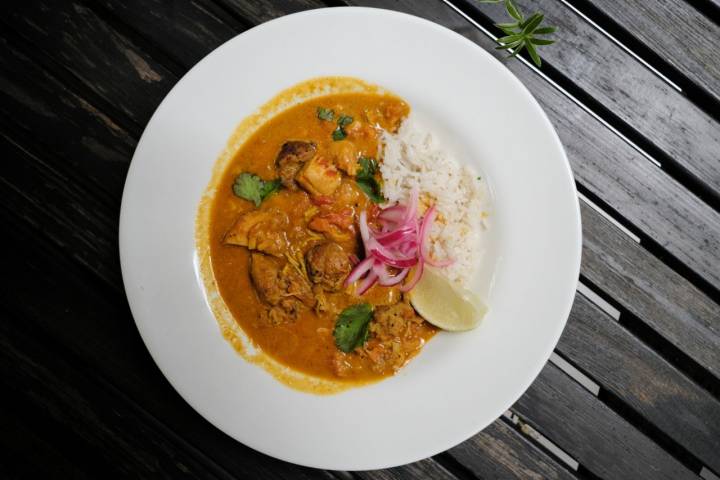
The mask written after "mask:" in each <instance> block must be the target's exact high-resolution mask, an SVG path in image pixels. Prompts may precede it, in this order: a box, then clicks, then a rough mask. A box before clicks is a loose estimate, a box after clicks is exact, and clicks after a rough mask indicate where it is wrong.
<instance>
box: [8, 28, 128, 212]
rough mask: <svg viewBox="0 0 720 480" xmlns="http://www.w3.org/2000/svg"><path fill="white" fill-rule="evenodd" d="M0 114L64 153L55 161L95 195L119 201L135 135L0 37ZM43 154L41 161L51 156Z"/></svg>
mask: <svg viewBox="0 0 720 480" xmlns="http://www.w3.org/2000/svg"><path fill="white" fill-rule="evenodd" d="M0 114H1V115H0V117H2V120H1V121H2V122H3V123H6V124H9V125H12V128H13V129H17V130H20V131H22V132H23V134H24V138H26V139H28V141H32V142H33V143H36V144H39V145H42V146H44V148H45V149H46V150H47V151H50V152H53V153H54V154H56V157H53V158H56V159H60V158H62V159H63V164H57V165H54V167H55V168H56V169H57V170H58V171H62V172H64V173H65V174H66V175H67V176H68V177H70V178H73V179H75V181H82V182H83V184H84V186H85V187H87V188H89V189H90V190H91V191H92V193H93V195H94V197H95V198H96V199H97V200H102V201H103V202H104V203H106V204H108V205H113V206H116V207H119V205H120V198H121V196H122V187H123V184H124V181H125V174H126V172H127V167H128V165H129V164H130V158H131V156H132V152H133V150H134V148H135V144H136V141H135V140H134V139H133V138H132V137H131V136H130V135H129V134H128V133H127V132H126V131H125V130H124V129H122V128H121V127H120V126H118V124H117V123H115V122H114V121H113V120H112V119H110V118H109V117H108V116H107V115H105V114H104V113H103V112H101V111H99V110H98V109H97V108H96V107H95V106H94V105H91V104H90V103H89V102H87V101H86V100H84V99H83V98H81V97H79V96H78V95H76V94H75V93H73V92H72V91H70V90H68V89H67V88H65V86H63V85H62V84H61V83H60V82H58V81H57V80H56V79H55V78H54V77H52V76H51V75H49V74H48V73H47V72H46V71H45V70H43V69H41V68H39V67H38V65H36V64H35V62H34V61H33V60H31V59H29V58H28V57H27V56H25V55H23V54H22V53H20V52H18V51H17V50H16V49H15V48H14V47H13V46H12V45H10V44H8V43H7V42H6V41H5V40H3V39H1V38H0ZM53 158H48V159H47V160H46V161H48V162H49V161H51V160H53Z"/></svg>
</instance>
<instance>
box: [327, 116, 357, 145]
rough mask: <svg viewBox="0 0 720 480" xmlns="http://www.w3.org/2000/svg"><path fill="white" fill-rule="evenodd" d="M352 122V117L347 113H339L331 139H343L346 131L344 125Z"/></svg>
mask: <svg viewBox="0 0 720 480" xmlns="http://www.w3.org/2000/svg"><path fill="white" fill-rule="evenodd" d="M352 122H353V117H351V116H349V115H340V117H339V118H338V121H337V128H336V129H335V130H333V132H332V139H333V140H335V141H336V142H338V141H340V140H345V137H347V133H345V127H347V126H348V125H350V124H351V123H352Z"/></svg>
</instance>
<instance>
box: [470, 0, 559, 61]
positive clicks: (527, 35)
mask: <svg viewBox="0 0 720 480" xmlns="http://www.w3.org/2000/svg"><path fill="white" fill-rule="evenodd" d="M479 1H480V3H500V2H503V3H504V4H505V9H506V10H507V13H508V15H510V16H511V17H512V18H513V19H514V20H515V21H514V22H511V23H496V24H495V26H496V27H498V28H499V29H500V30H502V31H503V32H504V33H505V36H504V37H500V38H498V39H497V43H499V44H500V46H499V47H496V49H497V50H510V49H512V53H511V54H510V56H509V57H508V58H510V57H514V56H516V55H517V54H518V53H520V52H521V51H522V49H523V48H524V49H526V50H527V52H528V54H529V55H530V58H532V61H533V62H535V65H537V66H538V67H539V66H541V65H542V60H540V56H539V55H538V53H537V47H539V46H542V45H552V44H553V43H555V40H551V39H548V38H538V37H537V35H550V34H551V33H554V32H555V30H556V28H555V27H546V26H541V24H542V21H543V19H544V18H545V16H544V15H543V14H542V13H540V12H536V13H533V14H532V15H530V16H529V17H528V18H525V16H524V15H523V14H522V12H521V11H520V9H519V8H518V6H517V5H516V4H515V2H514V1H513V0H479Z"/></svg>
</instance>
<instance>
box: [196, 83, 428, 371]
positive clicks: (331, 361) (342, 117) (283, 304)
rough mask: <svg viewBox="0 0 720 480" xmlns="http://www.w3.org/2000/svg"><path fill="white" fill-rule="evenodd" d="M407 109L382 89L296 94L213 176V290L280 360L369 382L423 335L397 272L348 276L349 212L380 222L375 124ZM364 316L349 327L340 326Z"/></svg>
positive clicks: (352, 262)
mask: <svg viewBox="0 0 720 480" xmlns="http://www.w3.org/2000/svg"><path fill="white" fill-rule="evenodd" d="M409 111H410V108H409V106H408V105H407V104H406V103H405V102H404V101H403V100H402V99H400V98H398V97H395V96H393V95H390V94H384V93H367V92H358V93H341V94H330V95H326V96H322V97H316V98H312V99H309V100H306V101H304V102H302V103H299V104H297V105H295V106H292V107H290V108H288V109H286V110H284V111H282V112H280V113H279V114H277V115H276V116H274V117H273V118H271V119H270V120H268V121H266V122H265V123H264V124H263V125H261V126H260V127H259V128H258V129H257V131H255V133H254V134H253V135H252V136H251V137H250V138H248V139H247V141H245V142H244V143H243V145H242V146H241V147H240V149H239V150H238V151H237V153H236V154H235V156H234V158H233V159H232V161H231V162H230V163H229V165H228V167H227V168H226V170H225V171H224V173H223V174H222V177H221V178H220V181H219V183H218V189H217V191H216V193H215V196H214V198H213V200H212V205H211V210H210V221H209V238H210V245H209V247H210V259H211V265H212V272H213V275H214V278H215V282H216V284H217V289H218V292H219V293H220V295H221V297H222V299H223V301H224V302H225V304H226V305H227V307H228V309H229V311H230V312H231V313H232V315H233V317H234V318H235V320H236V321H237V322H238V323H239V325H240V326H241V327H242V329H243V331H244V332H245V333H246V334H247V335H248V337H249V338H250V339H251V340H252V342H253V343H254V344H255V345H257V346H258V347H259V348H260V349H261V350H262V351H263V352H265V353H266V354H268V355H270V356H271V357H273V358H274V359H275V360H277V361H278V362H280V363H281V364H283V365H286V366H288V367H290V368H292V369H294V370H297V371H300V372H304V373H307V374H310V375H312V376H317V377H321V378H327V379H333V380H338V381H343V382H365V381H371V380H374V379H379V378H382V377H385V376H388V375H391V374H393V373H394V372H396V371H397V370H399V369H400V368H402V367H403V365H405V364H406V363H407V362H408V361H409V360H410V359H411V358H412V357H413V356H414V355H415V354H416V353H417V352H418V351H419V350H420V349H421V348H422V347H423V345H424V344H425V342H427V341H428V339H430V338H431V337H432V336H433V335H434V334H435V332H436V328H435V327H433V326H432V325H430V324H429V323H427V322H426V321H425V320H423V318H421V317H420V316H419V315H418V314H417V312H416V311H415V310H414V309H413V307H412V306H411V304H410V302H409V300H408V298H407V294H406V293H404V292H402V291H401V288H402V282H400V280H401V279H400V278H398V280H397V283H396V284H395V285H389V286H383V285H381V284H380V283H375V284H373V285H372V286H370V287H369V288H368V289H367V291H364V292H362V294H361V293H359V290H360V288H359V287H358V283H362V281H361V280H358V281H353V282H348V280H351V279H350V278H349V275H350V274H351V271H353V270H354V269H355V268H356V266H357V265H358V264H359V263H361V262H362V261H363V259H364V258H365V257H366V256H367V252H366V251H365V250H364V249H363V241H362V238H361V232H360V223H359V221H360V217H361V214H362V215H363V219H366V220H365V221H366V222H367V224H368V225H369V228H370V229H373V231H375V230H378V229H379V228H380V227H379V226H378V223H377V222H378V215H379V214H380V212H381V207H380V206H379V204H380V203H381V201H379V200H378V196H380V198H381V192H380V187H381V183H382V182H381V178H380V176H379V173H378V171H377V162H379V161H381V160H380V158H379V156H380V152H381V144H380V142H381V132H382V131H387V132H394V131H397V129H398V128H399V126H400V124H401V122H402V121H403V120H404V119H405V118H406V117H407V115H408V114H409ZM388 272H389V276H390V278H393V276H394V275H399V272H400V269H399V268H398V269H394V268H393V267H389V269H388ZM406 273H407V272H406V271H405V272H403V274H406ZM408 276H409V275H408ZM386 283H393V282H392V281H391V282H386ZM364 315H367V316H368V321H367V322H365V324H364V325H361V326H360V328H359V333H358V332H352V331H349V330H348V331H345V330H343V329H344V328H345V327H347V328H354V327H353V326H354V325H356V324H358V323H357V322H356V320H355V319H356V318H361V317H362V316H364ZM343 322H344V323H343ZM341 323H342V325H341ZM360 323H362V322H360ZM349 337H351V338H350V340H349V341H348V338H349ZM357 338H360V341H359V342H356V340H357Z"/></svg>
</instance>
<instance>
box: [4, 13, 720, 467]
mask: <svg viewBox="0 0 720 480" xmlns="http://www.w3.org/2000/svg"><path fill="white" fill-rule="evenodd" d="M13 3H15V2H13ZM17 3H18V4H17V5H13V7H12V8H11V9H10V10H9V11H7V10H6V12H5V13H4V14H3V16H2V19H0V22H2V25H3V26H2V31H1V33H0V37H1V39H2V48H0V57H1V62H0V65H1V66H0V70H1V72H2V73H0V82H1V84H2V92H1V95H2V101H0V106H1V108H2V115H1V118H2V120H1V123H0V128H1V130H2V135H1V142H2V150H3V158H2V165H3V166H2V176H1V180H2V181H1V182H0V195H1V197H0V212H2V222H3V225H4V227H3V244H4V245H5V247H4V248H3V252H4V255H3V264H2V265H3V274H4V281H3V288H2V313H3V321H2V322H0V369H1V372H2V375H1V376H0V382H1V383H0V385H1V388H2V394H1V395H0V398H2V400H1V402H2V403H1V405H2V408H0V422H1V424H0V448H1V450H0V452H1V453H0V477H28V478H37V477H39V476H41V475H44V476H49V477H52V478H70V477H72V478H89V479H95V478H109V477H116V476H128V477H134V478H137V477H151V478H160V477H167V478H288V479H289V478H292V479H303V478H316V477H319V478H339V479H347V478H356V477H359V478H367V479H392V478H402V479H408V478H440V479H469V478H476V477H478V478H502V479H505V478H559V479H574V478H582V479H596V478H612V479H616V478H628V479H634V480H637V479H652V480H656V479H673V480H676V479H688V478H698V477H702V478H705V479H711V478H718V477H717V474H720V306H719V305H718V303H717V302H718V300H719V299H720V213H718V212H719V210H720V113H719V112H720V49H719V48H718V42H720V26H719V23H720V2H718V0H694V1H688V2H685V1H683V0H674V1H670V0H663V1H644V0H625V1H621V0H594V1H592V2H590V1H589V0H567V1H566V0H535V1H530V0H522V1H519V4H520V5H521V6H522V7H525V10H526V11H532V10H534V9H538V10H542V11H543V12H545V14H546V17H547V19H548V23H550V24H554V25H557V26H558V27H559V31H558V33H557V35H556V37H557V39H558V40H559V42H558V43H557V44H556V45H554V46H552V47H545V48H543V49H542V50H541V53H542V55H543V60H544V64H543V67H542V69H540V70H538V69H536V68H534V67H532V66H531V65H530V64H529V63H528V62H527V61H517V60H515V61H509V62H508V63H507V65H508V67H509V68H510V69H511V70H512V71H513V72H514V73H515V75H517V76H518V77H519V78H520V80H521V81H522V82H523V83H524V84H525V85H526V86H527V87H528V88H529V89H530V91H531V92H532V93H533V95H535V97H536V98H537V99H538V100H539V102H540V103H541V104H542V106H543V108H544V109H545V111H546V112H547V113H548V115H549V116H550V119H551V121H552V122H553V123H554V125H555V128H556V129H557V131H558V133H559V135H560V137H561V139H562V142H563V144H564V145H565V148H566V150H567V153H568V156H569V158H570V161H571V163H572V167H573V170H574V173H575V177H576V179H577V185H578V190H579V192H580V199H581V201H580V204H581V208H582V220H583V236H584V239H583V240H584V242H583V261H582V271H581V278H580V287H579V289H578V294H577V296H576V301H575V306H574V308H573V310H572V313H571V315H570V319H569V321H568V324H567V328H566V329H565V332H564V334H563V336H562V339H561V340H560V343H559V345H558V346H557V349H556V353H555V355H554V356H553V358H552V360H551V362H550V363H548V364H547V366H546V367H545V368H544V370H543V371H542V373H541V375H540V376H539V377H538V379H537V380H536V381H535V383H534V384H533V385H532V387H531V388H530V389H529V390H528V391H527V392H526V393H525V395H524V396H523V397H522V398H521V399H520V400H519V401H518V402H517V403H516V404H515V405H514V406H513V407H512V408H511V409H510V411H509V412H508V413H507V414H506V416H504V417H501V418H500V419H498V420H497V421H496V422H495V423H493V424H492V425H490V426H489V427H488V428H486V429H485V430H484V431H483V432H481V433H479V434H477V435H476V436H475V437H473V438H471V439H470V440H468V441H466V442H465V443H463V444H461V445H459V446H457V447H455V448H453V449H451V450H448V451H447V452H445V453H442V454H440V455H436V456H435V457H433V458H430V459H426V460H423V461H421V462H417V463H415V464H412V465H407V466H403V467H399V468H394V469H390V470H384V471H374V472H356V473H347V472H324V471H319V470H312V469H308V468H301V467H297V466H294V465H291V464H287V463H283V462H281V461H278V460H275V459H272V458H269V457H266V456H264V455H262V454H259V453H257V452H255V451H253V450H251V449H249V448H247V447H245V446H243V445H241V444H239V443H237V442H235V441H234V440H232V439H231V438H229V437H227V436H226V435H224V434H223V433H222V432H220V431H218V430H217V429H215V428H214V427H212V426H211V425H210V424H209V423H207V422H206V421H205V420H203V419H202V418H201V417H200V416H199V415H198V414H196V413H195V412H194V411H193V410H192V409H191V408H190V407H189V406H188V405H187V404H186V403H185V402H184V401H183V400H182V399H181V398H180V397H179V396H178V394H177V393H176V392H175V391H174V390H173V389H172V388H171V387H170V385H169V384H168V383H167V381H166V380H165V379H164V377H163V376H162V374H161V373H160V372H159V370H158V369H157V367H156V366H155V364H154V363H153V361H152V359H151V358H150V355H149V354H148V352H147V351H146V349H145V347H144V346H143V344H142V341H141V339H140V337H139V335H138V333H137V330H136V328H135V325H134V323H133V320H132V317H131V315H130V311H129V309H128V306H127V302H126V299H125V294H124V291H123V284H122V280H121V277H120V269H119V265H118V246H117V245H118V240H117V234H118V231H117V228H118V213H119V208H120V199H121V193H122V187H123V181H124V179H125V174H126V171H127V169H128V165H129V163H130V159H131V157H132V153H133V150H134V148H135V146H136V143H137V141H138V138H139V136H140V134H141V132H142V130H143V127H144V126H145V124H146V123H147V121H148V119H149V118H150V115H151V114H152V112H153V111H154V109H155V108H156V107H157V106H158V104H159V103H160V101H161V100H162V98H163V96H164V95H165V94H167V92H168V91H169V90H170V89H171V88H172V86H173V85H174V84H175V82H177V80H178V79H179V78H180V77H181V76H182V75H183V74H184V73H185V72H186V71H187V70H188V69H189V68H190V67H192V66H193V64H195V63H196V62H197V61H198V60H199V59H200V58H202V57H203V56H204V55H205V54H207V53H208V52H210V51H211V50H212V49H214V48H215V47H217V46H218V45H220V44H221V43H223V42H224V41H226V40H228V39H230V38H232V37H233V36H234V35H237V34H238V33H240V32H242V31H244V30H247V29H248V28H250V27H252V26H253V25H256V24H258V23H261V22H264V21H266V20H269V19H271V18H274V17H278V16H281V15H285V14H288V13H291V12H295V11H299V10H304V9H309V8H317V7H323V6H327V5H330V6H336V5H340V4H344V2H343V1H342V0H326V1H323V0H287V1H279V0H278V1H272V0H194V1H193V2H186V1H179V0H178V1H175V2H169V1H167V2H163V1H160V0H156V1H147V2H141V1H139V0H131V1H120V0H97V1H87V2H81V3H75V2H51V1H28V2H23V3H22V4H20V2H17ZM349 3H351V4H353V5H355V4H357V5H368V6H378V7H386V8H392V9H397V10H401V11H405V12H409V13H413V14H415V15H419V16H421V17H425V18H428V19H431V20H433V21H435V22H438V23H440V24H441V25H445V26H447V27H449V28H451V29H453V30H455V31H457V32H459V33H461V34H462V35H464V36H466V37H468V38H469V39H471V40H472V41H474V42H476V43H477V44H478V45H480V46H481V47H482V48H484V49H486V50H488V51H490V52H492V53H493V54H494V55H500V54H499V53H498V52H497V51H496V50H494V49H493V47H494V43H493V40H492V35H496V34H497V33H498V32H497V30H496V29H495V28H494V27H493V22H496V21H505V12H504V9H503V8H502V6H497V5H486V4H479V3H477V2H476V1H475V0H447V1H442V0H421V1H412V0H358V1H355V0H352V1H350V2H349ZM418 48H421V46H418ZM431 64H432V59H428V66H429V67H431ZM430 70H431V68H429V71H430ZM538 161H542V159H538ZM498 374H499V375H502V371H498ZM428 434H431V432H428ZM398 441H402V432H398ZM713 472H715V473H713Z"/></svg>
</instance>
